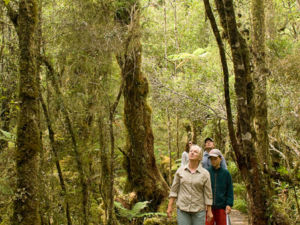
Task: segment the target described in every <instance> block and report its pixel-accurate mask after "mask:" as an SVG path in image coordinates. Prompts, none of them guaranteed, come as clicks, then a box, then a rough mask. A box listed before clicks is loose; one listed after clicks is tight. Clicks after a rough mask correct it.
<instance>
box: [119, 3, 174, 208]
mask: <svg viewBox="0 0 300 225" xmlns="http://www.w3.org/2000/svg"><path fill="white" fill-rule="evenodd" d="M119 3H120V4H119V5H120V6H121V7H120V8H118V9H117V12H116V18H117V20H118V22H119V24H121V25H122V27H127V28H128V30H126V32H124V34H123V49H122V51H123V52H122V53H120V54H121V55H119V57H118V59H119V64H120V67H121V72H122V76H123V79H124V82H125V83H124V91H123V95H124V122H125V126H126V130H127V143H126V154H127V157H125V160H124V166H125V169H126V171H127V178H128V182H127V190H128V191H135V192H136V193H137V197H138V200H139V201H144V200H151V208H152V210H155V209H156V207H157V206H158V205H159V204H160V203H161V201H162V200H163V199H164V198H165V197H166V196H167V195H168V186H167V184H166V182H165V181H164V179H163V178H162V176H161V174H160V172H159V170H158V168H157V166H156V162H155V157H154V143H153V142H154V137H153V132H152V127H151V108H150V107H149V105H148V103H147V95H148V92H149V84H148V81H147V78H146V77H145V75H144V74H143V73H142V71H141V61H142V55H141V54H142V46H141V42H140V36H141V33H140V24H139V17H140V8H139V2H138V1H136V0H130V1H125V0H119Z"/></svg>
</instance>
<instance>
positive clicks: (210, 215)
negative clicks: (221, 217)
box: [206, 205, 214, 222]
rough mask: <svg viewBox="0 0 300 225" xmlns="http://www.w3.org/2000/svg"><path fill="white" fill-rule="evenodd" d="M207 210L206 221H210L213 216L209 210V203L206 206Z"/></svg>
mask: <svg viewBox="0 0 300 225" xmlns="http://www.w3.org/2000/svg"><path fill="white" fill-rule="evenodd" d="M206 208H207V211H206V218H207V222H209V221H211V220H212V218H213V217H214V216H213V213H212V210H211V205H208V206H206Z"/></svg>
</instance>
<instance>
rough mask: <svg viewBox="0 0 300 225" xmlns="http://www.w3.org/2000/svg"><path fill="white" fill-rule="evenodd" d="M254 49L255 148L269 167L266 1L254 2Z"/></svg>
mask: <svg viewBox="0 0 300 225" xmlns="http://www.w3.org/2000/svg"><path fill="white" fill-rule="evenodd" d="M251 11H252V27H253V28H252V49H253V62H254V63H253V64H254V73H253V78H254V79H253V82H254V86H255V92H254V103H255V116H254V121H253V122H254V127H255V131H256V139H255V147H256V149H257V151H258V156H259V157H258V158H259V161H261V162H263V163H264V164H265V165H269V154H268V152H269V151H268V149H269V138H268V110H267V92H266V86H267V75H268V70H267V68H266V60H265V55H266V53H265V13H264V0H252V10H251Z"/></svg>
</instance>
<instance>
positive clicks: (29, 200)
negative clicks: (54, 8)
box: [12, 0, 40, 225]
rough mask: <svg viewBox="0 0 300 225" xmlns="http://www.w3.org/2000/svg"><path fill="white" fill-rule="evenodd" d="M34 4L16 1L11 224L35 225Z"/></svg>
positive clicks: (36, 107) (36, 103) (27, 0)
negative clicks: (14, 179)
mask: <svg viewBox="0 0 300 225" xmlns="http://www.w3.org/2000/svg"><path fill="white" fill-rule="evenodd" d="M37 21H38V3H37V1H36V0H20V1H19V16H18V25H19V29H18V36H19V49H20V59H19V60H20V61H19V63H20V67H19V69H20V79H19V101H20V111H19V116H18V124H17V149H16V173H17V174H16V175H17V190H16V192H15V200H14V212H13V217H12V224H13V225H37V224H40V221H39V217H38V205H39V204H38V196H37V193H38V191H37V190H36V189H37V187H38V181H37V156H38V152H39V151H40V143H39V142H40V137H39V136H40V133H39V100H38V98H39V93H38V82H37V80H38V79H37V69H36V55H35V53H36V51H35V48H36V43H35V42H36V39H35V38H34V35H35V33H36V28H37Z"/></svg>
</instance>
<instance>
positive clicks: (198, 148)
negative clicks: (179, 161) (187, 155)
mask: <svg viewBox="0 0 300 225" xmlns="http://www.w3.org/2000/svg"><path fill="white" fill-rule="evenodd" d="M192 148H193V149H197V150H198V151H199V153H200V154H202V148H201V147H200V146H199V145H192V146H191V147H190V149H192Z"/></svg>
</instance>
